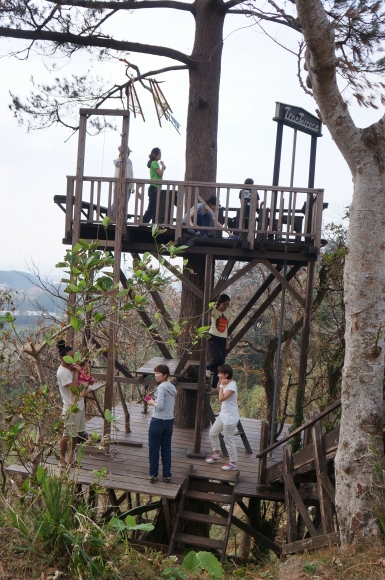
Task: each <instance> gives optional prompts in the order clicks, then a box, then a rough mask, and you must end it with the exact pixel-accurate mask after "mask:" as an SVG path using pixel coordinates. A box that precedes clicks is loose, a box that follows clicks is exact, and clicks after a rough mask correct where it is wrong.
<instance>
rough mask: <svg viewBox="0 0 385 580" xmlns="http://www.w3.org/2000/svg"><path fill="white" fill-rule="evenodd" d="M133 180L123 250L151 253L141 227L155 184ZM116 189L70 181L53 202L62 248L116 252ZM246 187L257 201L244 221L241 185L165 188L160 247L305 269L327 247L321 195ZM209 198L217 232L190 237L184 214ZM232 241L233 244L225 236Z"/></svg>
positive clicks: (108, 182)
mask: <svg viewBox="0 0 385 580" xmlns="http://www.w3.org/2000/svg"><path fill="white" fill-rule="evenodd" d="M126 181H127V180H126ZM130 181H132V182H133V183H134V184H135V188H136V190H135V192H134V193H133V194H131V195H130V194H127V192H126V194H125V207H127V213H126V219H125V220H124V226H123V231H122V239H121V250H122V251H123V252H137V253H143V252H147V251H149V252H156V250H157V245H156V244H155V241H154V239H153V237H152V233H151V230H152V224H147V223H145V222H144V221H143V215H144V213H145V209H146V206H147V188H148V186H149V185H150V184H151V183H152V182H150V181H148V180H145V179H134V180H130ZM117 182H118V179H117V178H107V177H105V178H100V177H93V176H83V177H82V180H81V186H80V187H79V186H78V182H77V179H76V177H74V176H69V177H67V195H66V196H64V195H56V196H55V197H54V202H55V203H56V204H57V205H58V206H59V207H60V208H61V209H62V211H63V212H64V213H65V215H66V218H65V231H64V238H63V243H64V244H72V243H74V240H75V239H78V238H84V239H88V240H91V239H100V240H102V241H103V242H105V245H106V247H107V248H110V249H114V248H115V245H116V239H115V238H116V224H115V218H114V212H113V211H112V207H113V205H114V204H116V201H114V191H115V188H116V186H117ZM153 184H156V185H157V184H158V183H155V182H153ZM75 186H77V187H75ZM125 187H126V188H127V187H128V183H126V185H125ZM247 187H248V188H250V189H252V192H253V197H252V198H253V201H254V203H252V204H251V206H250V217H248V216H247V215H246V210H245V204H244V202H243V196H244V193H243V191H244V185H243V184H231V183H203V182H184V181H169V180H168V181H166V180H165V181H162V184H161V186H159V188H158V199H157V208H156V215H155V219H154V223H156V224H157V225H158V226H159V227H160V228H162V230H163V232H162V234H161V235H159V236H158V240H157V242H158V244H167V243H168V242H174V243H176V244H177V245H186V246H187V248H185V250H184V252H183V253H184V254H186V255H188V254H208V253H210V254H212V255H213V256H214V257H215V258H216V259H219V260H220V259H228V258H229V257H234V258H235V257H236V258H237V260H239V261H246V262H247V261H250V260H252V259H254V258H257V257H261V258H262V259H263V258H265V259H268V260H271V261H272V262H273V263H277V264H278V263H281V262H282V261H283V260H286V261H287V263H288V264H293V263H296V262H299V263H303V264H304V265H305V264H306V263H307V262H310V261H314V260H316V257H317V254H319V251H320V248H321V246H322V245H323V243H324V242H323V241H322V240H321V223H322V212H323V209H324V207H326V206H327V204H324V203H323V190H321V189H309V188H296V189H295V190H294V191H293V190H289V189H288V188H287V187H278V186H266V185H253V186H247ZM257 191H258V192H259V195H260V198H261V199H260V202H259V204H260V205H259V208H257V207H256V203H257V202H256V192H257ZM78 192H79V193H78ZM208 195H215V196H216V197H217V200H218V202H217V207H216V209H215V210H212V209H211V208H208V211H209V213H210V214H211V215H212V218H213V223H214V225H212V226H211V227H207V226H197V225H194V230H196V231H197V232H199V233H201V234H206V233H207V234H208V236H207V237H204V238H203V237H197V236H192V235H190V234H189V233H188V231H187V230H188V229H189V228H191V226H190V225H188V224H187V225H186V224H183V217H184V214H185V212H186V208H190V209H192V208H195V210H196V208H197V205H198V204H199V203H204V198H207V196H208ZM239 196H241V199H239ZM252 206H254V207H252ZM106 216H108V217H110V218H111V220H112V221H111V224H110V225H109V226H108V228H107V230H105V228H104V227H103V225H102V220H103V218H104V217H106ZM251 216H254V218H252V217H251ZM74 234H75V238H74ZM233 235H235V236H236V239H234V238H231V237H229V236H233Z"/></svg>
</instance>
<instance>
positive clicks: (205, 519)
mask: <svg viewBox="0 0 385 580" xmlns="http://www.w3.org/2000/svg"><path fill="white" fill-rule="evenodd" d="M179 517H180V518H181V519H183V520H189V521H190V522H200V523H203V524H214V525H215V526H227V518H221V517H219V516H210V515H209V514H197V513H195V512H185V511H183V512H181V513H180V515H179Z"/></svg>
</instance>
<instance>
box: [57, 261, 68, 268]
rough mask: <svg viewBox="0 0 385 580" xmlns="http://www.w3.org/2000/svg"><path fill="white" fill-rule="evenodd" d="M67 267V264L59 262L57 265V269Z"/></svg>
mask: <svg viewBox="0 0 385 580" xmlns="http://www.w3.org/2000/svg"><path fill="white" fill-rule="evenodd" d="M67 266H68V264H67V262H58V263H57V264H56V265H55V268H67Z"/></svg>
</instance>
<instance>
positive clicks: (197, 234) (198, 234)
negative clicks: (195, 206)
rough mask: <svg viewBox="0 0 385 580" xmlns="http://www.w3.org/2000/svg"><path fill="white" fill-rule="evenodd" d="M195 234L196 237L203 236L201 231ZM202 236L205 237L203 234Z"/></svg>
mask: <svg viewBox="0 0 385 580" xmlns="http://www.w3.org/2000/svg"><path fill="white" fill-rule="evenodd" d="M194 236H195V237H196V238H200V237H201V233H200V232H195V234H194ZM202 237H204V236H202Z"/></svg>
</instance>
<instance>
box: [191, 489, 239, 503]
mask: <svg viewBox="0 0 385 580" xmlns="http://www.w3.org/2000/svg"><path fill="white" fill-rule="evenodd" d="M184 495H185V497H189V498H191V499H199V500H201V501H215V502H218V503H230V502H231V498H232V496H231V495H221V494H220V493H205V492H204V491H194V490H193V489H189V490H187V491H186V493H185V494H184Z"/></svg>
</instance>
